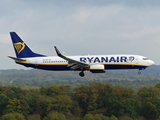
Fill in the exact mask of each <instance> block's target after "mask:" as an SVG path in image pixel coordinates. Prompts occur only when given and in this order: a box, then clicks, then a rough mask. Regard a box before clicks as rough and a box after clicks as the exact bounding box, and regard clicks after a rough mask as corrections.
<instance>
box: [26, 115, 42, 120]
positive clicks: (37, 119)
mask: <svg viewBox="0 0 160 120" xmlns="http://www.w3.org/2000/svg"><path fill="white" fill-rule="evenodd" d="M28 120H41V116H40V115H39V114H34V115H29V116H28Z"/></svg>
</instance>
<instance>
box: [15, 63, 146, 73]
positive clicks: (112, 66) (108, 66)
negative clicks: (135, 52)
mask: <svg viewBox="0 0 160 120" xmlns="http://www.w3.org/2000/svg"><path fill="white" fill-rule="evenodd" d="M16 63H17V64H20V65H24V66H26V67H32V68H37V69H43V70H53V71H54V70H59V71H60V70H61V71H66V70H72V69H71V66H70V67H68V64H33V63H25V62H17V61H16ZM104 67H105V69H107V70H109V69H145V68H146V67H148V66H145V65H138V64H137V65H136V64H134V65H132V64H128V65H127V64H126V65H125V64H104ZM79 70H80V69H79Z"/></svg>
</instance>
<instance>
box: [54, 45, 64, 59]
mask: <svg viewBox="0 0 160 120" xmlns="http://www.w3.org/2000/svg"><path fill="white" fill-rule="evenodd" d="M54 49H55V50H56V53H57V55H58V56H59V57H62V56H63V55H62V54H61V52H60V51H59V50H58V48H57V47H56V46H54Z"/></svg>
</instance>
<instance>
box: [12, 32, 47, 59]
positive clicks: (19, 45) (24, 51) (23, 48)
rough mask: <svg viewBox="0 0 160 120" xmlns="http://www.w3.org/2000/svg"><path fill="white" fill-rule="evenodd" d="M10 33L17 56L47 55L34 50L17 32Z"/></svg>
mask: <svg viewBox="0 0 160 120" xmlns="http://www.w3.org/2000/svg"><path fill="white" fill-rule="evenodd" d="M10 35H11V39H12V42H13V47H14V50H15V53H16V56H17V58H26V57H44V56H45V55H40V54H37V53H34V52H32V50H31V49H30V48H29V47H28V46H27V45H26V44H25V43H24V42H23V41H22V39H21V38H20V37H19V36H18V35H17V34H16V33H15V32H10Z"/></svg>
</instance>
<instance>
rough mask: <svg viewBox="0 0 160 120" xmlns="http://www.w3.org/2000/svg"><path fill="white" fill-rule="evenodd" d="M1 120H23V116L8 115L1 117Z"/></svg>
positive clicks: (16, 114)
mask: <svg viewBox="0 0 160 120" xmlns="http://www.w3.org/2000/svg"><path fill="white" fill-rule="evenodd" d="M1 119H2V120H25V118H24V116H23V115H22V114H19V113H9V114H6V115H3V116H2V118H1Z"/></svg>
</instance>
